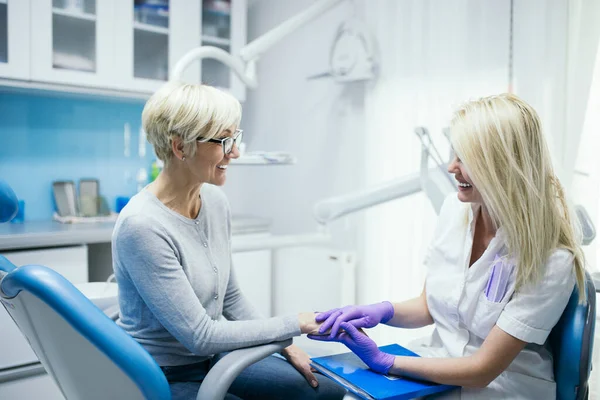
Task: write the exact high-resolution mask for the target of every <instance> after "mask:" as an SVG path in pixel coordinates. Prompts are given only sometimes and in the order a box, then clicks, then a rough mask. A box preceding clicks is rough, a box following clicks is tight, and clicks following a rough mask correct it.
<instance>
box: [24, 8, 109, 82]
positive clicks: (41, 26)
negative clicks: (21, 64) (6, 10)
mask: <svg viewBox="0 0 600 400" xmlns="http://www.w3.org/2000/svg"><path fill="white" fill-rule="evenodd" d="M113 5H114V1H113V0H31V77H32V79H33V80H36V81H44V82H52V83H60V84H69V85H77V86H92V87H113V86H114V85H113V79H112V75H113V71H112V68H113V65H114V63H113V39H112V38H113V31H114V30H113V26H112V25H113V21H112V17H113V14H114V7H113Z"/></svg>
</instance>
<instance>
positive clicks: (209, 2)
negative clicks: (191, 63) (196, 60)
mask: <svg viewBox="0 0 600 400" xmlns="http://www.w3.org/2000/svg"><path fill="white" fill-rule="evenodd" d="M201 22H202V36H201V38H200V43H201V45H202V46H214V47H219V48H221V49H223V50H225V51H227V52H228V53H231V54H233V55H234V56H236V57H237V56H238V55H239V51H240V49H241V48H242V47H243V46H244V45H245V44H246V0H202V21H201ZM200 71H201V72H200V73H201V80H202V83H205V84H207V85H211V86H216V87H219V88H221V89H225V90H227V91H229V92H230V93H232V94H233V95H234V96H235V97H236V98H237V99H238V100H240V101H244V100H245V96H246V91H245V86H244V84H243V83H242V81H241V80H240V79H239V78H238V77H237V76H236V75H235V74H234V73H233V71H232V70H231V69H230V68H229V67H227V66H225V65H224V64H223V63H221V62H220V61H216V60H213V59H204V60H202V65H201V69H200Z"/></svg>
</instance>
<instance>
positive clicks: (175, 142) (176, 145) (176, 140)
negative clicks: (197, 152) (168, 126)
mask: <svg viewBox="0 0 600 400" xmlns="http://www.w3.org/2000/svg"><path fill="white" fill-rule="evenodd" d="M171 150H172V151H173V155H174V156H175V158H177V159H178V160H182V159H183V157H185V152H184V151H183V142H182V140H181V138H180V137H179V136H173V139H172V140H171Z"/></svg>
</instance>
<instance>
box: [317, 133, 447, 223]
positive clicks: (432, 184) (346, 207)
mask: <svg viewBox="0 0 600 400" xmlns="http://www.w3.org/2000/svg"><path fill="white" fill-rule="evenodd" d="M415 134H416V135H417V137H418V138H419V140H420V141H421V166H420V171H419V172H418V173H414V174H411V175H407V176H405V177H402V178H399V179H396V180H393V181H389V182H387V183H384V184H382V185H380V186H377V187H374V188H370V189H366V190H364V191H361V192H356V193H351V194H346V195H342V196H338V197H332V198H329V199H326V200H323V201H321V202H319V203H317V204H316V205H315V207H314V209H313V215H314V217H315V219H316V220H317V222H318V223H320V224H326V223H328V222H331V221H333V220H336V219H338V218H340V217H342V216H344V215H347V214H350V213H353V212H356V211H360V210H363V209H367V208H370V207H373V206H376V205H378V204H381V203H385V202H387V201H390V200H394V199H399V198H402V197H405V196H409V195H411V194H414V193H418V192H420V191H421V190H423V191H424V192H425V194H426V195H427V197H428V198H429V201H431V203H432V205H433V208H434V209H435V211H436V213H439V211H440V209H441V207H442V204H443V202H444V199H445V198H446V196H447V195H448V194H449V193H452V192H456V190H457V188H456V185H455V184H454V182H453V181H452V178H451V177H450V176H449V175H448V173H447V172H446V163H445V162H444V161H443V159H442V157H441V156H440V153H439V151H438V150H437V149H436V147H435V145H434V144H433V141H432V140H431V137H430V136H429V131H428V130H427V129H426V128H423V127H418V128H415ZM430 159H431V160H433V161H434V163H435V166H434V167H432V168H430V167H429V160H430Z"/></svg>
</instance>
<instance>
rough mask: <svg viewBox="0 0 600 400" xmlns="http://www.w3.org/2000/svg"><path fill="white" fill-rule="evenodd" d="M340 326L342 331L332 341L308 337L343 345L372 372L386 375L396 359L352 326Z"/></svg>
mask: <svg viewBox="0 0 600 400" xmlns="http://www.w3.org/2000/svg"><path fill="white" fill-rule="evenodd" d="M340 326H341V328H342V329H344V331H342V332H339V333H338V334H337V335H335V337H334V338H333V339H330V338H329V337H328V336H324V335H323V336H321V335H308V337H309V338H310V339H313V340H320V341H325V342H329V341H332V342H340V343H343V344H345V345H346V347H348V348H349V349H350V350H352V352H353V353H354V354H356V355H357V356H359V357H360V359H361V360H363V362H364V363H365V364H367V365H368V366H369V368H371V369H372V370H373V371H375V372H378V373H380V374H387V373H388V371H389V370H390V368H392V365H394V360H395V359H396V357H395V356H394V355H392V354H389V353H384V352H383V351H381V350H379V348H378V347H377V344H376V343H375V342H374V341H373V340H372V339H371V338H370V337H368V336H367V335H365V334H364V333H362V332H359V331H358V329H356V328H355V327H354V325H352V324H350V323H348V322H342V324H341V325H340Z"/></svg>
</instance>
